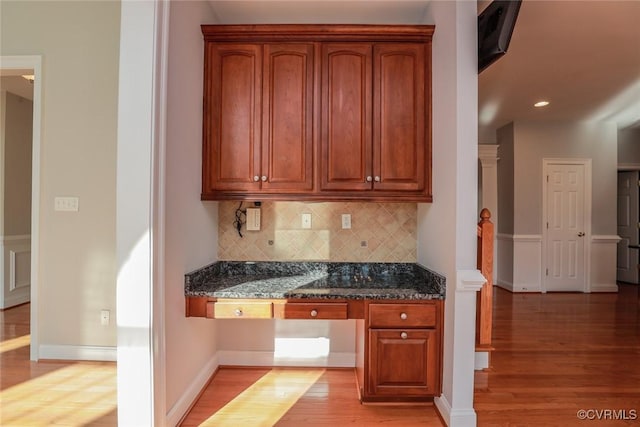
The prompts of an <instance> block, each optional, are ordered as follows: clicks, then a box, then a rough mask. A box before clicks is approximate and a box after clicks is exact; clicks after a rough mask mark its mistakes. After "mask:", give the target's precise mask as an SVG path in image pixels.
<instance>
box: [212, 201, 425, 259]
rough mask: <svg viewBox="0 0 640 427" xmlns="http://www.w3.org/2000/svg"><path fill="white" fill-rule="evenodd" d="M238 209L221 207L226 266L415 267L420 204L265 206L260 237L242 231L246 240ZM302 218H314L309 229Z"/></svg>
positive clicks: (248, 204) (220, 246)
mask: <svg viewBox="0 0 640 427" xmlns="http://www.w3.org/2000/svg"><path fill="white" fill-rule="evenodd" d="M239 206H240V202H220V203H219V204H218V209H219V213H218V214H219V215H218V218H219V222H218V259H220V260H222V261H333V262H416V230H417V204H416V203H372V202H345V203H338V202H327V203H303V202H263V203H262V205H261V206H260V209H261V227H260V231H247V230H246V226H245V225H243V226H242V231H241V232H242V235H243V236H244V237H242V238H241V237H240V236H239V235H238V231H237V229H236V227H235V226H234V221H235V219H236V209H238V207H239ZM247 207H253V202H245V203H243V204H242V210H244V209H246V208H247ZM303 213H310V214H311V228H310V229H303V228H302V220H301V216H302V214H303ZM342 214H350V215H351V229H342ZM242 218H243V219H244V216H242Z"/></svg>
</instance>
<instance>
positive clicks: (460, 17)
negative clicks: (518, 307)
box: [417, 1, 484, 427]
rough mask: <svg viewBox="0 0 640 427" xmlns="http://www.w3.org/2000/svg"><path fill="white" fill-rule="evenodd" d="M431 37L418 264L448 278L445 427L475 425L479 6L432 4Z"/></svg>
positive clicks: (440, 401)
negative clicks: (428, 164)
mask: <svg viewBox="0 0 640 427" xmlns="http://www.w3.org/2000/svg"><path fill="white" fill-rule="evenodd" d="M425 18H426V20H425V23H427V24H435V25H436V30H435V33H434V37H433V61H432V63H433V67H432V73H433V78H432V81H433V95H432V99H433V103H432V104H433V105H432V124H433V133H432V135H433V144H432V153H433V197H434V200H433V203H430V204H419V206H418V254H417V255H418V257H417V258H418V262H419V263H421V264H424V265H425V266H427V267H429V268H432V269H433V270H435V271H438V272H440V273H441V274H443V275H444V276H445V277H446V279H447V291H446V300H445V316H444V317H445V319H444V342H443V384H442V395H440V396H438V397H436V399H435V404H436V406H437V408H438V411H439V412H440V414H441V415H442V418H443V419H444V421H445V422H446V423H447V425H449V426H453V427H468V426H475V425H476V422H477V420H476V413H475V410H474V409H473V392H474V390H473V384H474V367H475V358H474V355H475V310H476V291H477V290H478V289H479V288H480V286H481V285H482V284H483V283H484V277H482V275H481V274H480V272H479V271H478V270H477V269H476V246H477V232H476V230H477V226H476V225H477V222H478V220H477V215H478V213H477V210H478V203H477V200H478V197H477V196H478V102H477V100H478V98H477V96H478V64H477V49H478V46H477V19H478V16H477V4H476V2H472V1H437V2H429V9H428V13H427V16H426V17H425Z"/></svg>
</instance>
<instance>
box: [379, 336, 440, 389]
mask: <svg viewBox="0 0 640 427" xmlns="http://www.w3.org/2000/svg"><path fill="white" fill-rule="evenodd" d="M369 357H370V359H369V370H368V372H369V380H368V390H367V391H368V394H369V395H371V396H398V397H400V396H413V397H419V396H425V397H428V396H434V395H435V394H436V391H437V386H438V376H439V372H438V371H437V366H438V363H437V362H438V361H437V359H438V338H437V336H436V331H435V330H434V329H414V330H404V329H371V330H369Z"/></svg>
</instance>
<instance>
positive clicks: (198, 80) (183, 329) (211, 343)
mask: <svg viewBox="0 0 640 427" xmlns="http://www.w3.org/2000/svg"><path fill="white" fill-rule="evenodd" d="M212 21H213V16H212V12H211V9H210V7H209V5H208V3H207V2H205V1H189V2H172V3H171V10H170V23H169V25H170V26H169V57H168V61H169V62H168V66H169V76H168V79H169V80H168V93H167V141H166V158H167V161H166V175H165V179H166V195H165V197H166V198H165V212H166V219H165V230H166V238H165V245H166V246H165V319H166V334H165V336H166V388H167V390H166V400H167V405H166V406H167V410H168V412H169V419H170V420H173V421H177V420H179V418H180V416H182V415H183V411H185V410H187V409H188V405H189V404H190V403H191V401H190V399H192V398H195V395H194V392H195V393H198V392H199V391H200V389H201V387H202V386H203V385H204V384H203V383H202V382H203V381H206V380H208V379H209V375H210V374H211V369H212V368H214V367H215V360H214V356H215V354H216V351H217V344H216V325H215V322H214V321H212V320H208V319H200V318H186V317H185V311H184V274H185V273H187V272H189V271H192V270H195V269H197V268H200V267H202V266H204V265H207V264H209V263H211V262H213V261H215V260H216V257H217V253H216V252H217V247H218V242H217V235H218V231H217V227H218V216H217V215H218V210H217V203H216V202H202V201H200V189H201V158H202V71H203V60H204V59H203V50H204V43H203V39H202V33H201V32H200V24H203V23H211V22H212ZM169 424H172V423H171V422H169Z"/></svg>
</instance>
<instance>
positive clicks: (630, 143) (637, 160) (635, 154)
mask: <svg viewBox="0 0 640 427" xmlns="http://www.w3.org/2000/svg"><path fill="white" fill-rule="evenodd" d="M618 164H619V165H620V166H625V165H632V166H633V167H634V169H640V127H635V128H627V129H621V130H619V131H618Z"/></svg>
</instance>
